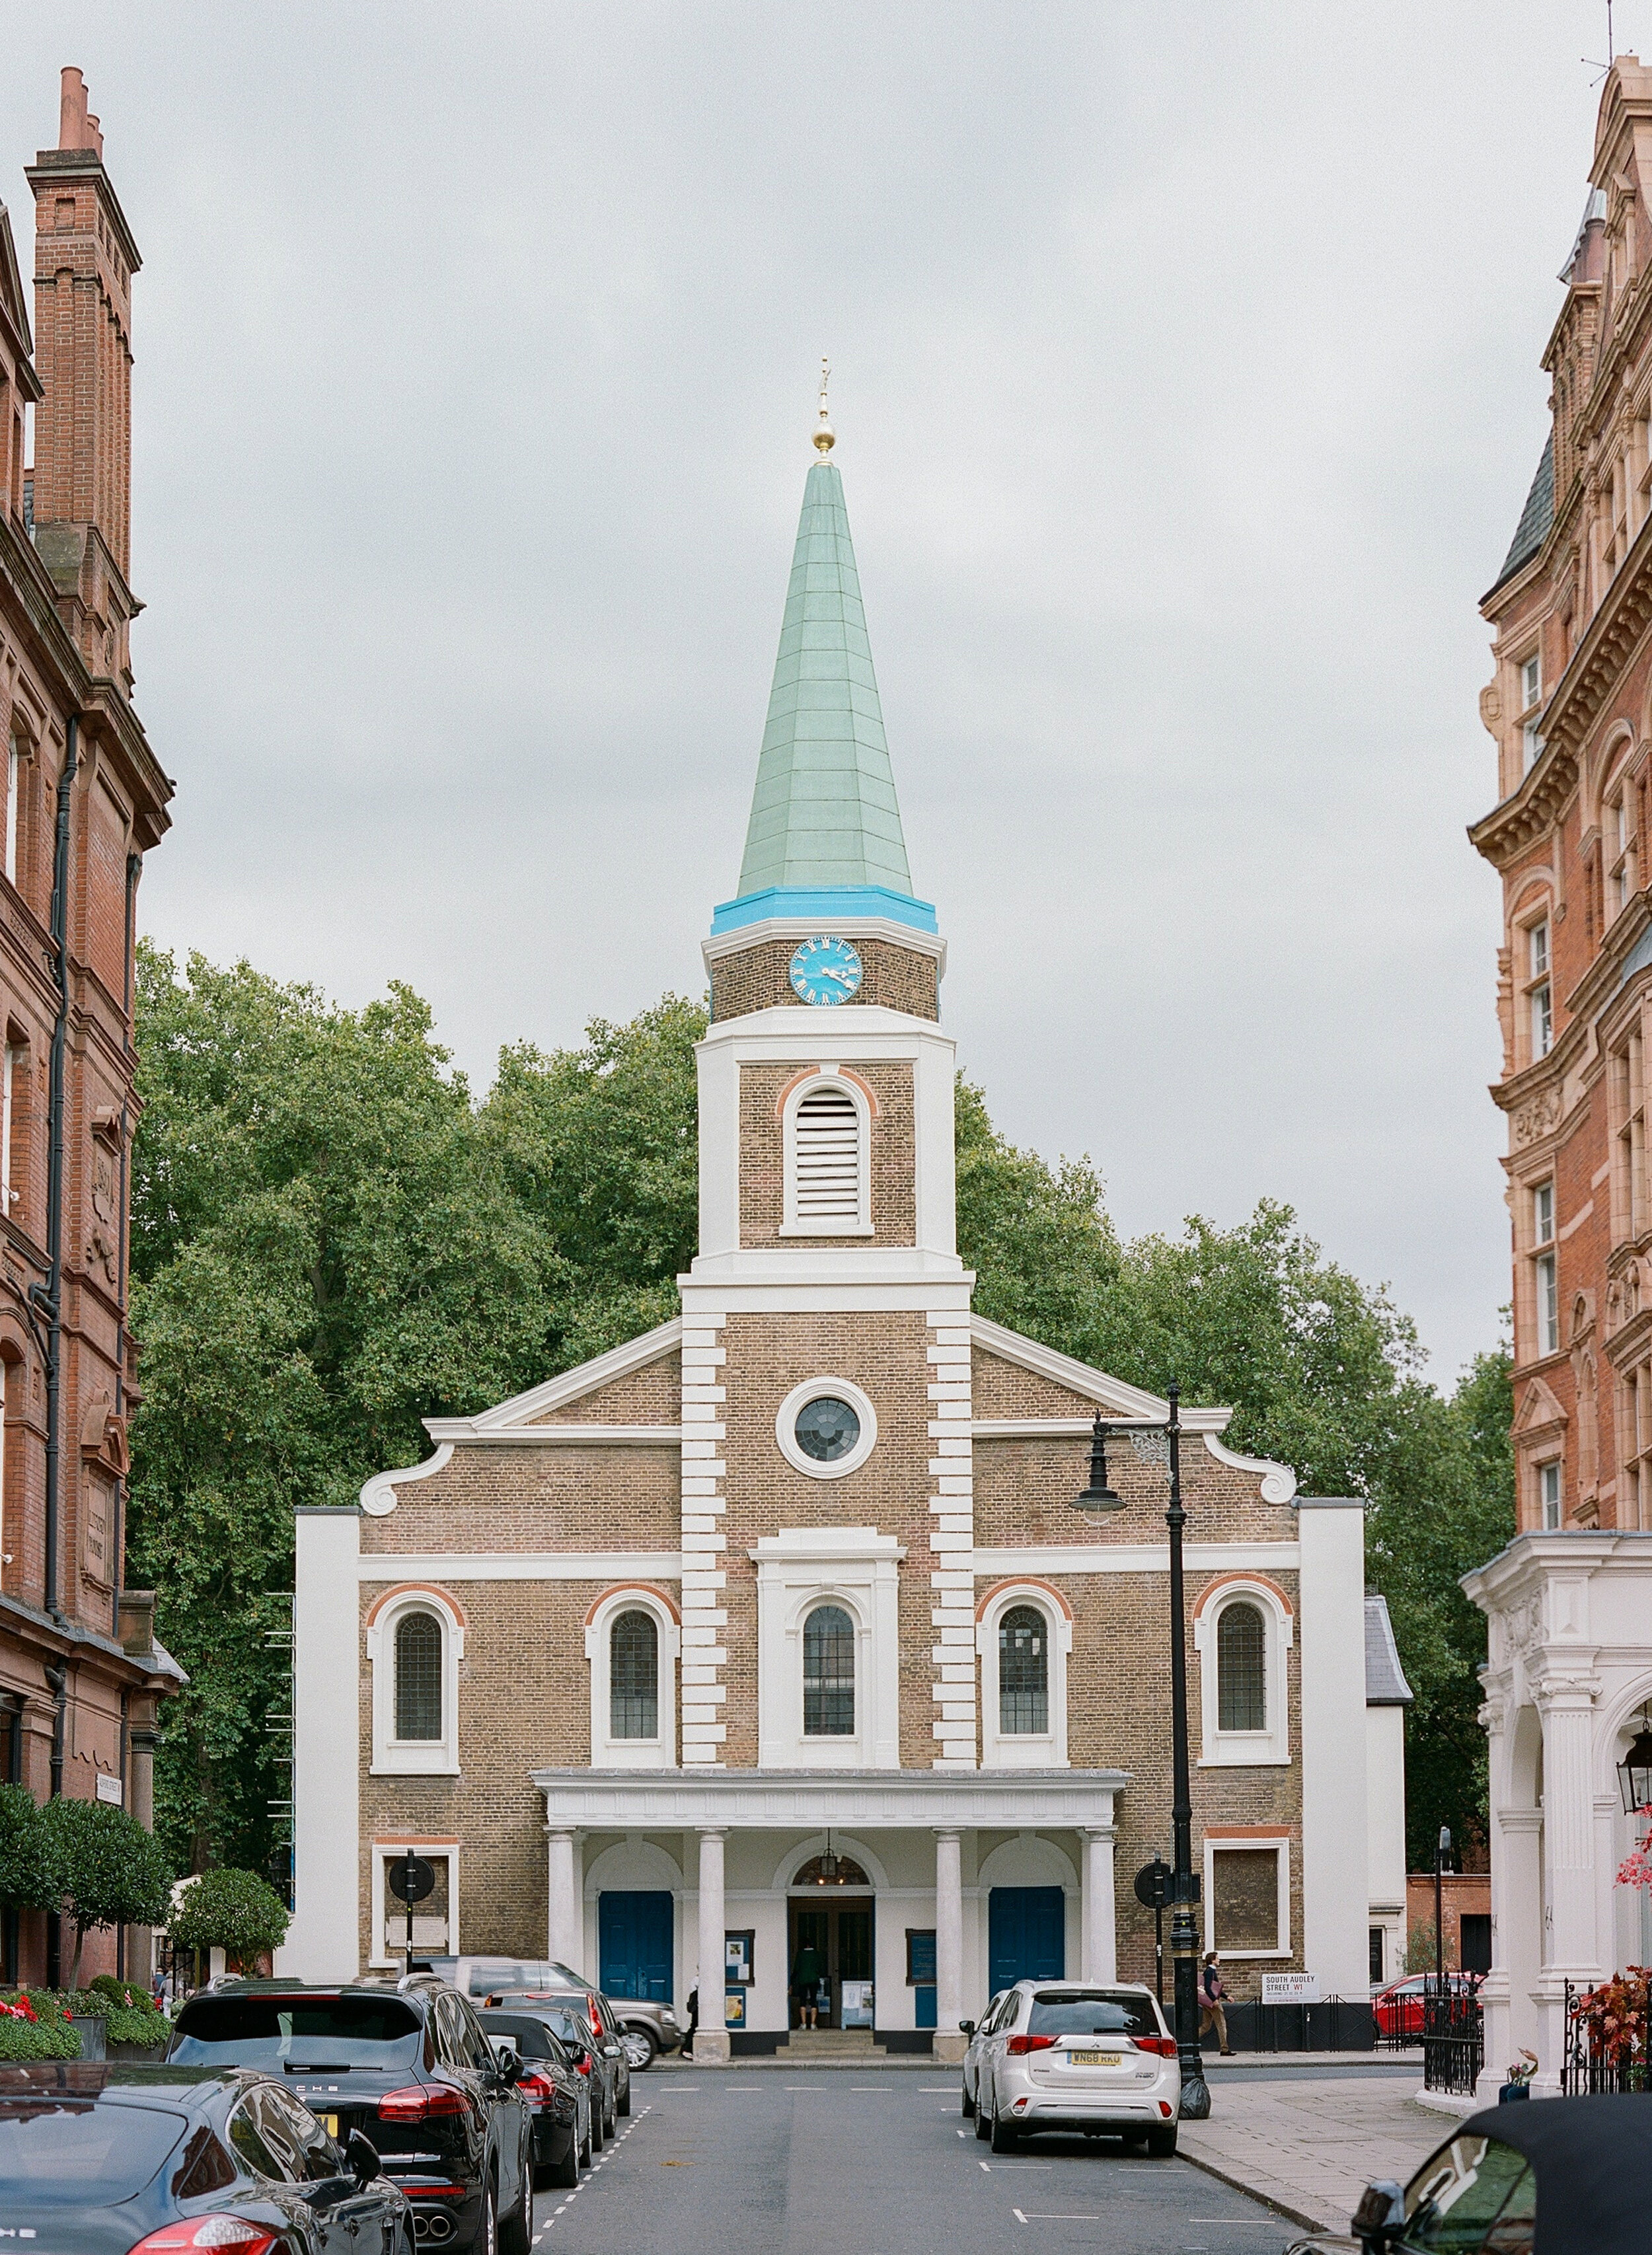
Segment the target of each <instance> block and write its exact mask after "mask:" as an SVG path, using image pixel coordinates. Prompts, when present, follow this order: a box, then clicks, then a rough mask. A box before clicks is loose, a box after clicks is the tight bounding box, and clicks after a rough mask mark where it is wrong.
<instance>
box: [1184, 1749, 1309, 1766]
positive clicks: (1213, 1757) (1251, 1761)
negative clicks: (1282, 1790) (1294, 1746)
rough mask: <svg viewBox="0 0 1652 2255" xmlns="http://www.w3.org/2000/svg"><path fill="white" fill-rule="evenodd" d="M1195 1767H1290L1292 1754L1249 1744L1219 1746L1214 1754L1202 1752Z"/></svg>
mask: <svg viewBox="0 0 1652 2255" xmlns="http://www.w3.org/2000/svg"><path fill="white" fill-rule="evenodd" d="M1193 1767H1194V1768H1195V1769H1289V1768H1290V1755H1289V1754H1288V1753H1283V1754H1282V1753H1276V1752H1274V1751H1273V1749H1272V1748H1269V1751H1268V1752H1267V1753H1258V1752H1256V1751H1255V1750H1254V1749H1253V1748H1251V1747H1249V1746H1232V1747H1228V1746H1219V1747H1218V1748H1217V1750H1216V1752H1215V1753H1213V1754H1201V1755H1200V1756H1199V1760H1197V1761H1196V1762H1195V1763H1194V1765H1193Z"/></svg>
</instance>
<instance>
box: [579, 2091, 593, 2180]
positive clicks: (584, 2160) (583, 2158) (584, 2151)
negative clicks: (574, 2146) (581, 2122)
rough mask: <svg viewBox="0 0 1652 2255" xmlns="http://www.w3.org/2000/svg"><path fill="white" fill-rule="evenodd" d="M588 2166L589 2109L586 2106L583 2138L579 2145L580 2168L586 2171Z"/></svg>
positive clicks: (589, 2152) (589, 2154) (589, 2151)
mask: <svg viewBox="0 0 1652 2255" xmlns="http://www.w3.org/2000/svg"><path fill="white" fill-rule="evenodd" d="M590 2166H591V2110H590V2108H589V2107H588V2106H587V2109H586V2112H585V2137H584V2139H583V2140H582V2141H581V2143H580V2167H581V2168H582V2169H588V2168H589V2167H590Z"/></svg>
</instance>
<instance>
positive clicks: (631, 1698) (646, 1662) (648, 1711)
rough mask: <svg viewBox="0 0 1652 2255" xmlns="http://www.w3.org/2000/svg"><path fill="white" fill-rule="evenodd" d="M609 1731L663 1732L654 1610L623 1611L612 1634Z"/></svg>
mask: <svg viewBox="0 0 1652 2255" xmlns="http://www.w3.org/2000/svg"><path fill="white" fill-rule="evenodd" d="M608 1733H609V1736H610V1737H612V1738H615V1739H657V1737H658V1736H659V1630H658V1629H657V1627H656V1626H655V1623H654V1616H653V1614H652V1613H645V1612H643V1611H641V1609H640V1608H638V1609H636V1610H634V1611H632V1612H623V1613H622V1614H621V1615H620V1616H619V1618H618V1619H617V1620H616V1621H615V1624H614V1626H613V1629H612V1630H611V1632H610V1633H609V1637H608Z"/></svg>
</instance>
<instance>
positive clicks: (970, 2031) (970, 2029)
mask: <svg viewBox="0 0 1652 2255" xmlns="http://www.w3.org/2000/svg"><path fill="white" fill-rule="evenodd" d="M958 2026H959V2028H960V2033H961V2034H964V2035H967V2036H973V2035H974V2033H975V2023H974V2020H960V2022H959V2023H958Z"/></svg>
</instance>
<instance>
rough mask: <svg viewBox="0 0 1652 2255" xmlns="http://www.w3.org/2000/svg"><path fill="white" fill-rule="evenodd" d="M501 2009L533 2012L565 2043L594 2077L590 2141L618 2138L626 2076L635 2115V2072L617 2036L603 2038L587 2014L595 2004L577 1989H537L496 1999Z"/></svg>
mask: <svg viewBox="0 0 1652 2255" xmlns="http://www.w3.org/2000/svg"><path fill="white" fill-rule="evenodd" d="M492 2001H493V2002H494V2003H495V2004H496V2006H498V2007H499V2008H500V2009H501V2010H503V2011H507V2012H512V2013H532V2014H533V2016H534V2017H535V2018H536V2019H537V2020H543V2021H544V2022H545V2025H546V2027H549V2028H550V2030H551V2032H552V2034H553V2035H554V2036H556V2038H557V2039H558V2041H559V2042H560V2043H561V2045H562V2048H563V2049H564V2050H565V2051H566V2053H567V2055H568V2057H569V2059H570V2060H571V2061H572V2062H573V2065H574V2067H575V2069H577V2070H578V2072H579V2073H580V2074H581V2075H584V2076H588V2077H589V2079H590V2084H591V2143H592V2145H593V2146H602V2145H604V2144H605V2143H606V2142H607V2140H608V2139H609V2138H611V2137H612V2136H613V2135H614V2132H615V2127H616V2124H615V2116H616V2115H617V2114H618V2113H619V2112H621V2111H624V2112H625V2113H627V2114H629V2112H630V2111H631V2069H630V2064H629V2061H628V2060H627V2059H626V2056H625V2054H624V2052H623V2051H622V2049H621V2048H620V2044H619V2040H618V2038H617V2037H616V2036H615V2034H613V2032H612V2031H611V2030H610V2031H608V2033H607V2034H604V2035H601V2036H599V2035H598V2034H596V2032H595V2030H594V2028H593V2027H592V2026H591V2023H590V2020H588V2019H587V2016H586V2009H585V2008H586V2006H587V2005H588V2004H589V2003H590V2002H591V2001H592V2000H591V1999H590V1998H589V1997H588V1996H587V1994H586V1992H584V1991H583V1990H574V1991H573V1992H571V1993H566V1994H563V1995H560V1996H549V1997H548V1996H545V1995H543V1994H541V1993H539V1992H537V1991H534V1992H530V1993H529V1994H528V1995H526V1996H521V1997H499V1998H496V1999H493V2000H492ZM622 2072H623V2074H624V2076H625V2105H624V2108H623V2110H622V2109H621V2106H620V2102H619V2081H620V2076H621V2073H622Z"/></svg>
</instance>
